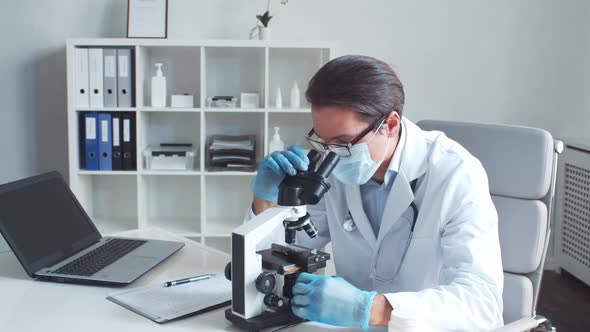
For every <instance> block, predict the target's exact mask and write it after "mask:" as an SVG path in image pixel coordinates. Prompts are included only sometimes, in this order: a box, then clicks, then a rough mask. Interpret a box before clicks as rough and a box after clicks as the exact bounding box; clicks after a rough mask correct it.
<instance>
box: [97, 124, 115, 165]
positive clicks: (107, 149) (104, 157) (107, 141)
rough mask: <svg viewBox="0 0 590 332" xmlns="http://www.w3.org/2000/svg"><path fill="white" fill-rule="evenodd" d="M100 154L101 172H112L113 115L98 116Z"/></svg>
mask: <svg viewBox="0 0 590 332" xmlns="http://www.w3.org/2000/svg"><path fill="white" fill-rule="evenodd" d="M98 122H99V125H98V138H99V142H98V153H99V154H100V158H99V164H98V165H99V168H100V170H101V171H112V170H113V159H112V158H113V157H112V154H111V153H112V144H113V143H112V124H111V115H110V114H109V113H99V114H98Z"/></svg>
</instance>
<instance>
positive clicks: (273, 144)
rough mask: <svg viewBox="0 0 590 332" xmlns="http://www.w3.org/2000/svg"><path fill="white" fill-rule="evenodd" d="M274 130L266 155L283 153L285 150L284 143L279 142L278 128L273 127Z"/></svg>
mask: <svg viewBox="0 0 590 332" xmlns="http://www.w3.org/2000/svg"><path fill="white" fill-rule="evenodd" d="M273 128H274V130H275V134H274V135H273V137H272V140H271V141H270V143H269V144H268V153H273V152H275V151H283V150H285V142H283V141H282V140H281V136H280V135H279V129H281V128H280V127H273Z"/></svg>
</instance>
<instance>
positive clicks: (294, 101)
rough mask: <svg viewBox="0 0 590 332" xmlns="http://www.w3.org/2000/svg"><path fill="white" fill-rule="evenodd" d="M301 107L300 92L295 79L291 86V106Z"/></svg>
mask: <svg viewBox="0 0 590 332" xmlns="http://www.w3.org/2000/svg"><path fill="white" fill-rule="evenodd" d="M300 107H301V93H300V92H299V85H298V84H297V81H294V82H293V87H292V88H291V108H300Z"/></svg>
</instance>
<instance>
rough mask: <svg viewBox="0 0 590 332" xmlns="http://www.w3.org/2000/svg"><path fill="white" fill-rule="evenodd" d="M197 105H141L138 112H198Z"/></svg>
mask: <svg viewBox="0 0 590 332" xmlns="http://www.w3.org/2000/svg"><path fill="white" fill-rule="evenodd" d="M200 111H201V109H200V108H198V107H143V108H141V109H140V112H162V113H175V112H176V113H179V112H185V113H190V112H200Z"/></svg>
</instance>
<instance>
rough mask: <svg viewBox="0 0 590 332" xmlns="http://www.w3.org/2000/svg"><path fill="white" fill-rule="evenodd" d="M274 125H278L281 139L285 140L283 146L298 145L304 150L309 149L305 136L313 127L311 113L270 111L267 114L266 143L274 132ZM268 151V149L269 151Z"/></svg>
mask: <svg viewBox="0 0 590 332" xmlns="http://www.w3.org/2000/svg"><path fill="white" fill-rule="evenodd" d="M274 127H279V128H280V129H279V135H280V136H281V140H282V141H283V142H285V148H288V147H289V146H291V145H294V144H296V145H298V146H299V147H301V148H302V149H304V150H309V149H311V146H310V145H309V142H307V139H306V138H305V137H306V135H307V133H308V132H309V131H310V130H311V128H313V122H312V121H311V115H310V114H306V113H278V112H277V113H270V114H269V115H268V137H267V139H268V143H269V146H270V141H271V140H272V137H273V135H274V133H275V131H274ZM269 152H270V151H269Z"/></svg>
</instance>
